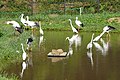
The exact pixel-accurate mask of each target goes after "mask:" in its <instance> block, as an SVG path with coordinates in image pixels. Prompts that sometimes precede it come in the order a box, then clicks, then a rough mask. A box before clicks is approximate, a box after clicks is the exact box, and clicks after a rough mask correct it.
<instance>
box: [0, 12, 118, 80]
mask: <svg viewBox="0 0 120 80" xmlns="http://www.w3.org/2000/svg"><path fill="white" fill-rule="evenodd" d="M19 15H20V14H18V15H17V16H9V17H8V16H2V18H1V20H0V65H1V66H0V71H1V70H3V69H5V68H6V67H8V66H10V65H11V63H15V62H19V61H21V60H22V58H21V55H22V49H21V45H20V44H21V43H23V44H26V40H27V38H28V37H30V36H31V34H32V33H31V30H28V31H24V32H23V33H22V34H20V35H16V36H15V35H14V32H13V31H14V29H13V27H12V26H11V25H7V24H6V21H8V20H16V21H18V22H19V23H20V24H21V25H22V23H21V22H20V18H19ZM25 15H27V14H25ZM29 16H30V20H33V21H41V24H42V29H43V30H61V31H62V30H69V31H71V27H70V24H69V20H68V19H71V20H72V23H73V26H74V27H77V26H76V24H75V22H74V21H75V17H76V16H78V17H79V20H80V21H81V22H83V23H84V27H83V28H82V30H81V31H96V32H97V31H99V32H101V31H102V28H103V27H104V26H106V25H111V26H114V27H115V28H116V30H114V31H112V32H120V27H119V26H120V23H119V22H118V21H116V20H113V21H110V22H109V21H108V19H110V18H113V17H120V14H119V13H101V14H99V13H96V14H82V15H81V16H80V15H58V14H49V15H43V14H36V15H29ZM37 33H39V30H37ZM24 47H26V45H24ZM17 51H19V53H18V52H17ZM1 77H3V76H1V75H0V80H2V78H1ZM3 80H4V77H3ZM6 80H7V79H6ZM11 80H12V79H11Z"/></svg>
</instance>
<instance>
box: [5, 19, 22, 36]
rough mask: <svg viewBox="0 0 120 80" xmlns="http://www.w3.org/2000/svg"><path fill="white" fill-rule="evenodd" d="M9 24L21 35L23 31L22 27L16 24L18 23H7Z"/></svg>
mask: <svg viewBox="0 0 120 80" xmlns="http://www.w3.org/2000/svg"><path fill="white" fill-rule="evenodd" d="M7 24H12V26H13V27H14V29H15V31H17V32H19V33H20V34H21V33H22V32H23V29H22V28H21V26H20V25H19V23H18V22H16V21H7Z"/></svg>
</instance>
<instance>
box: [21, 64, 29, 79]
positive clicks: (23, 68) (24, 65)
mask: <svg viewBox="0 0 120 80" xmlns="http://www.w3.org/2000/svg"><path fill="white" fill-rule="evenodd" d="M26 67H27V64H26V62H23V63H22V72H21V74H20V76H21V78H22V77H23V73H24V71H25V69H26Z"/></svg>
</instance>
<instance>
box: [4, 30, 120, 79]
mask: <svg viewBox="0 0 120 80" xmlns="http://www.w3.org/2000/svg"><path fill="white" fill-rule="evenodd" d="M44 33H45V34H44V36H39V35H34V43H33V49H32V52H30V53H29V55H28V56H29V57H28V59H27V61H23V62H21V63H15V64H12V65H11V66H9V67H8V68H7V69H6V70H5V72H7V73H8V74H16V75H17V76H18V77H19V79H22V80H119V79H120V71H119V70H120V62H119V61H120V35H119V34H117V33H110V34H111V35H110V37H107V34H104V35H103V37H102V39H100V40H99V41H98V42H94V43H93V47H92V49H91V50H87V49H86V47H87V44H88V43H89V42H90V40H91V36H92V34H93V33H92V32H81V33H79V34H78V35H74V34H73V33H72V32H71V31H45V32H44ZM99 34H100V33H95V36H97V35H99ZM66 37H70V38H72V39H73V38H75V39H74V42H73V43H69V41H68V40H66ZM52 49H62V50H63V51H64V52H68V53H69V55H68V56H66V57H48V56H47V54H48V53H49V52H51V51H52ZM23 65H25V66H23Z"/></svg>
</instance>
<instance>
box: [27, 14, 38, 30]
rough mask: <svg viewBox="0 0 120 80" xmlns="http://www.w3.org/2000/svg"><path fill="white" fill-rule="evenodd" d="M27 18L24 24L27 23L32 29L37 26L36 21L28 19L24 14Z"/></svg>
mask: <svg viewBox="0 0 120 80" xmlns="http://www.w3.org/2000/svg"><path fill="white" fill-rule="evenodd" d="M26 18H27V20H26V22H25V24H27V25H28V26H30V27H31V28H32V29H33V28H35V27H39V24H38V23H37V22H34V21H29V17H28V16H26Z"/></svg>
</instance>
